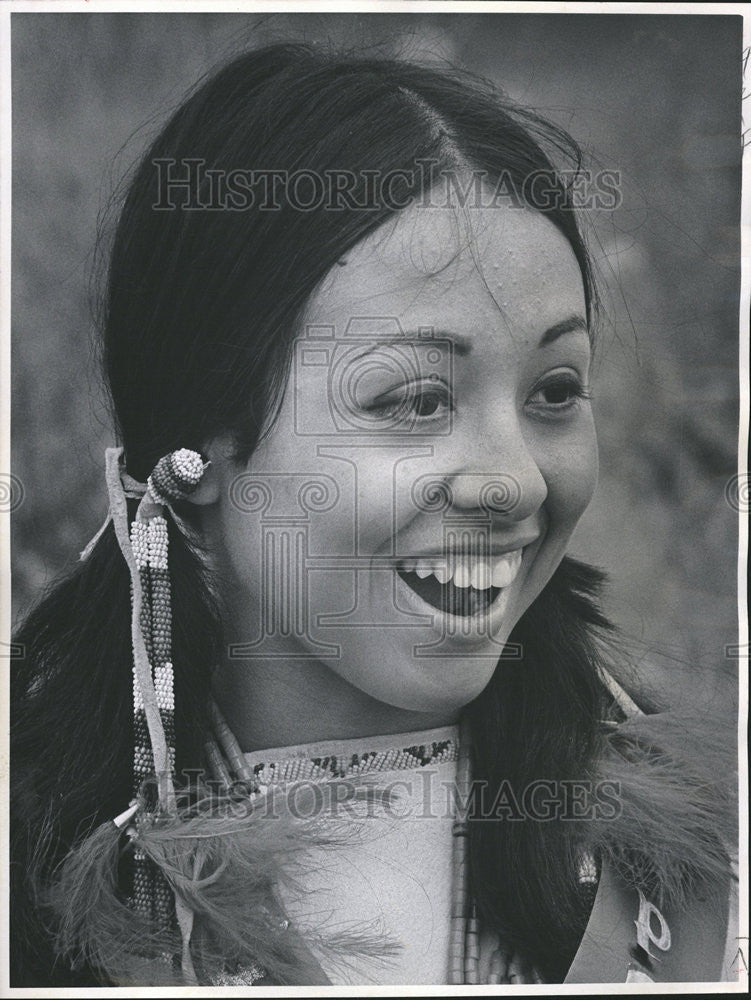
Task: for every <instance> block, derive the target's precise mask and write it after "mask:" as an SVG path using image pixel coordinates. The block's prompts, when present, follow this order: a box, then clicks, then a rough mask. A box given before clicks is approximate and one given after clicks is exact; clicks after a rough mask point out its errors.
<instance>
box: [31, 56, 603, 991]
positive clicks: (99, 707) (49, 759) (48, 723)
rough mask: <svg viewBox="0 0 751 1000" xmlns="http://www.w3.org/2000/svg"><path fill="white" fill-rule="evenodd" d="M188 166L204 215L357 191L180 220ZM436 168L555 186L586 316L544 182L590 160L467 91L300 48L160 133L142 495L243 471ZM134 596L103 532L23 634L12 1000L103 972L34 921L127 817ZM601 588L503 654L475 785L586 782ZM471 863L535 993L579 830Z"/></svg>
mask: <svg viewBox="0 0 751 1000" xmlns="http://www.w3.org/2000/svg"><path fill="white" fill-rule="evenodd" d="M190 160H193V161H197V160H200V161H202V169H203V171H204V173H203V179H202V180H200V181H199V183H198V187H197V189H196V190H197V191H198V195H199V198H200V200H201V202H202V203H203V204H204V205H207V204H208V205H210V203H211V200H212V198H213V197H215V194H212V189H211V183H212V181H211V176H210V175H209V174H208V173H207V171H209V170H212V171H222V172H224V174H225V175H227V174H229V173H230V172H231V171H233V170H236V169H238V168H252V169H253V170H255V171H263V170H269V171H271V170H280V169H284V170H287V171H290V172H291V171H295V170H302V169H304V170H306V171H310V172H312V173H314V174H315V175H316V176H325V175H326V173H327V171H328V172H331V171H348V172H349V174H350V175H351V176H352V177H353V178H354V185H353V186H352V187H351V188H350V189H349V192H348V194H349V198H350V201H349V202H348V203H347V205H346V206H345V207H344V209H343V210H339V211H337V210H331V206H330V205H329V206H327V205H326V203H325V199H324V200H323V201H319V203H318V204H316V205H313V206H312V207H310V208H309V210H302V209H301V206H300V205H296V204H291V203H290V200H289V198H285V196H284V195H283V194H282V193H278V197H277V195H273V196H272V200H273V201H274V202H275V204H274V205H272V206H271V207H270V206H269V205H268V204H267V205H266V206H263V205H262V204H260V203H261V202H262V200H263V198H264V196H265V192H264V191H256V192H255V200H254V203H253V204H252V205H250V204H246V205H244V206H242V209H238V210H236V211H212V210H210V208H209V209H207V210H197V211H188V210H182V209H183V208H184V207H185V206H184V205H181V204H179V203H180V200H181V197H182V195H181V194H180V192H179V191H178V190H177V189H176V188H175V186H174V185H173V187H172V188H169V187H168V188H165V187H164V184H165V177H168V178H171V179H172V180H174V179H175V178H177V177H178V176H184V172H185V170H186V169H187V168H186V166H185V164H186V161H190ZM426 162H430V163H432V164H433V165H434V166H435V169H437V170H441V169H445V170H447V171H452V172H456V171H458V170H461V169H467V168H469V169H471V170H477V171H482V172H484V174H485V176H486V177H487V178H488V179H489V180H490V181H491V183H492V182H493V181H494V180H497V179H498V178H500V177H502V176H503V177H505V179H506V183H509V182H510V184H511V186H512V188H513V189H514V190H515V191H516V192H517V193H518V195H519V196H520V197H523V196H524V189H525V179H527V178H529V176H530V174H531V173H533V172H535V171H538V172H539V171H543V172H545V174H546V177H547V189H548V191H552V192H553V194H554V195H555V196H554V197H549V198H548V203H547V206H545V207H540V208H539V210H541V211H545V213H546V214H547V216H548V217H549V218H550V219H551V221H552V222H553V223H554V224H555V225H556V226H557V227H558V228H559V229H560V230H561V232H562V233H564V234H565V236H566V237H567V239H568V241H569V243H570V245H571V247H572V249H573V251H574V253H575V255H576V257H577V259H578V261H579V264H580V267H581V273H582V279H583V283H584V289H585V294H586V299H587V305H588V309H589V312H590V317H592V316H593V314H594V311H595V295H594V289H593V283H592V277H591V269H590V264H589V258H588V255H587V250H586V247H585V243H584V240H583V238H582V236H581V234H580V231H579V229H578V227H577V222H576V219H575V216H574V213H573V212H572V211H571V199H570V197H569V189H568V186H567V184H566V183H565V182H564V180H563V179H562V174H560V173H559V172H557V171H556V168H557V167H561V166H564V167H567V168H571V170H572V173H571V174H570V175H569V176H573V174H574V173H575V172H576V170H578V169H579V166H580V162H581V157H580V153H579V150H578V148H577V146H576V144H575V143H574V142H573V141H572V140H571V139H570V138H569V137H568V136H567V135H566V134H565V133H564V132H562V131H561V130H560V129H558V128H557V127H555V126H553V125H550V124H548V123H546V122H544V121H542V120H541V119H540V118H539V117H537V116H536V115H535V114H533V113H531V112H527V111H524V110H522V109H519V108H518V107H515V106H513V105H512V104H511V103H510V102H508V101H506V100H505V99H503V98H502V97H500V96H499V95H498V94H496V93H494V92H493V91H492V89H491V88H490V87H489V86H488V85H486V84H484V83H482V82H480V81H477V80H474V79H470V78H469V77H466V76H463V75H460V74H457V73H447V72H444V71H441V72H439V71H434V70H431V69H426V68H421V67H419V66H415V65H411V64H407V63H403V62H398V61H386V60H380V59H379V60H371V59H362V58H355V57H334V56H330V55H327V54H322V53H320V52H318V51H317V50H314V49H312V48H309V47H305V46H301V45H274V46H270V47H267V48H264V49H261V50H258V51H253V52H250V53H248V54H245V55H242V56H241V57H239V58H237V59H235V60H234V61H233V62H231V63H230V64H229V65H227V66H226V67H225V68H223V69H222V70H221V71H220V72H218V73H217V74H216V75H215V76H213V77H212V78H210V79H209V80H208V81H207V82H205V83H203V84H202V85H201V86H200V87H199V88H198V89H196V90H195V92H194V93H193V94H192V96H190V97H189V99H187V100H186V101H185V102H184V103H183V105H182V106H181V107H180V108H179V110H178V111H177V112H176V113H175V114H174V116H173V117H172V118H171V120H170V121H169V122H168V124H167V125H166V127H165V128H164V130H163V131H162V133H161V134H160V135H159V137H158V138H157V139H156V141H155V142H154V143H153V145H152V146H151V148H150V149H149V150H148V151H147V153H146V154H145V155H144V157H143V159H142V161H141V163H140V166H139V167H138V168H137V170H136V171H135V173H134V176H133V178H132V181H131V182H130V185H129V189H128V193H127V196H126V198H125V201H124V204H123V207H122V211H121V214H120V221H119V225H118V228H117V232H116V236H115V240H114V245H113V249H112V253H111V263H110V267H109V276H108V284H107V295H106V303H105V310H104V323H103V331H102V334H103V362H104V368H105V371H106V375H107V380H108V383H109V388H110V391H111V396H112V401H113V415H114V420H115V424H116V428H117V431H118V434H119V437H120V440H121V442H122V444H123V445H124V448H125V455H126V461H127V468H128V471H129V473H130V474H131V475H132V476H134V477H135V478H137V479H140V480H144V479H145V478H146V476H147V475H148V473H149V472H150V471H151V469H152V468H153V467H154V465H155V463H156V462H157V460H158V459H159V458H160V457H161V456H162V455H164V454H166V453H168V452H170V451H172V450H173V449H175V448H178V447H188V448H196V449H200V445H201V442H203V441H205V440H207V439H210V438H211V437H212V436H214V435H215V434H217V433H219V432H227V431H229V432H231V433H232V435H233V437H234V441H235V443H236V456H237V457H238V458H240V459H247V458H248V457H249V456H250V455H251V453H252V451H253V449H254V447H255V445H256V443H257V441H258V437H259V433H260V430H261V427H262V425H263V423H264V419H265V418H266V416H267V415H268V413H269V410H270V408H271V407H273V404H274V401H275V398H276V394H277V392H278V390H279V389H280V388H281V386H282V385H283V383H284V381H285V376H286V372H287V370H288V368H287V365H288V359H289V351H290V349H291V343H292V339H293V337H294V335H295V333H296V331H297V328H298V323H299V320H300V317H301V312H302V310H303V308H304V306H305V304H306V303H307V301H308V300H309V298H310V295H311V293H312V292H313V290H314V289H315V288H316V286H317V284H318V283H319V282H320V280H321V279H322V278H323V277H324V275H325V274H326V273H327V272H328V271H329V270H330V268H331V267H333V266H334V264H335V263H336V261H337V260H338V259H339V258H341V256H342V255H343V254H344V253H345V252H346V251H347V249H348V248H350V247H352V246H353V245H354V244H356V243H358V242H359V241H360V240H362V239H363V238H364V237H365V236H366V235H367V234H369V233H371V232H372V231H374V230H375V229H376V228H377V227H379V226H380V225H382V224H383V223H384V221H385V220H387V219H388V218H390V217H392V216H394V215H395V213H396V212H398V211H399V208H400V207H401V206H403V205H405V204H406V203H408V202H409V201H410V200H411V199H414V198H417V197H419V196H421V195H422V194H424V193H425V188H426V185H428V184H429V183H431V181H430V180H429V177H430V176H433V177H434V176H435V174H433V175H430V174H429V173H428V172H426V170H425V169H424V168H420V166H419V165H420V164H423V165H424V164H425V163H426ZM416 165H417V166H416ZM373 171H376V172H377V173H378V175H379V176H385V175H387V174H389V175H391V176H392V177H393V178H395V182H394V183H393V184H392V185H391V188H390V192H389V197H388V198H380V199H376V200H375V201H374V200H373V198H372V192H371V191H370V190H366V185H367V183H368V181H367V176H368V174H367V172H371V174H370V176H371V177H372V172H373ZM399 171H402V172H403V174H401V175H400V174H398V172H399ZM364 172H365V173H364ZM400 178H401V179H400ZM240 193H241V194H242V192H240ZM194 194H195V192H194V193H193V194H191V197H192V196H193V195H194ZM235 194H237V191H236V192H235ZM165 199H166V201H167V202H169V201H173V202H175V206H176V207H175V208H174V209H173V210H170V208H169V205H167V204H166V203H165ZM155 206H156V207H155ZM170 551H171V555H170V562H171V566H170V569H171V574H172V581H173V594H174V610H173V653H174V660H175V675H176V676H175V689H176V698H177V704H176V716H177V719H178V723H177V727H178V728H177V753H178V765H177V767H178V772H179V771H180V770H184V769H187V768H191V767H196V766H198V764H199V762H200V746H199V743H200V733H201V731H202V728H203V725H204V712H205V705H206V702H207V696H208V692H209V675H210V667H211V665H212V664H214V663H216V662H217V661H218V659H219V650H220V646H221V636H220V629H219V625H218V615H217V609H216V608H215V607H214V603H213V600H212V597H211V593H210V589H209V587H208V586H207V583H206V580H205V579H204V577H203V576H202V572H201V569H200V562H199V560H198V558H197V557H196V554H195V553H194V552H193V551H191V549H190V547H189V546H188V545H187V544H186V542H185V540H184V538H183V536H182V535H181V534H180V532H178V531H176V530H172V528H171V550H170ZM128 588H129V580H128V573H127V569H126V567H125V565H124V563H123V560H122V558H121V556H120V554H119V550H118V547H117V543H116V541H115V538H114V533H113V531H112V529H111V527H110V528H109V529H108V530H107V531H106V532H105V533H104V535H103V536H102V537H101V539H100V540H99V542H98V544H97V545H96V547H95V549H94V551H93V553H92V554H91V556H90V557H89V559H88V560H87V561H86V562H84V563H82V564H80V565H79V566H78V567H77V568H76V569H75V570H74V571H73V573H72V574H71V575H70V576H69V577H67V578H66V579H64V580H63V581H62V582H59V583H58V584H57V585H56V586H55V587H54V589H53V590H52V591H51V592H50V593H49V594H48V595H47V596H46V597H45V598H44V599H43V600H42V601H41V603H39V605H38V606H37V607H36V608H35V609H34V610H33V611H32V613H31V614H30V615H29V616H28V618H27V619H26V621H25V623H24V624H23V626H22V627H21V629H20V631H19V632H18V635H17V636H16V641H17V642H18V643H20V644H21V647H22V648H23V650H24V656H23V658H22V659H21V660H20V661H18V663H17V664H16V668H15V670H14V674H13V683H12V697H13V701H12V705H13V708H12V712H13V718H12V740H13V742H12V755H13V756H12V767H13V776H14V792H13V805H12V810H13V812H12V822H13V838H14V839H13V859H12V877H13V889H12V894H11V898H12V899H13V900H14V911H13V915H12V927H11V930H12V934H13V939H14V946H13V948H12V949H11V953H12V955H13V957H14V965H15V973H14V983H15V985H19V986H20V985H35V986H41V985H50V986H53V985H58V986H62V985H66V986H67V985H86V984H95V983H97V982H100V981H101V980H100V978H99V975H98V973H97V970H96V969H92V968H88V967H86V966H85V965H84V966H83V968H81V969H79V970H78V971H71V968H69V967H68V966H67V965H65V964H63V963H62V962H61V961H59V960H57V959H56V957H55V955H54V953H53V948H52V944H51V941H52V933H53V930H54V928H50V927H45V926H43V920H44V918H43V916H42V915H41V914H42V913H43V911H42V910H41V909H40V908H39V907H37V906H36V905H35V899H36V894H37V893H38V892H39V891H40V889H41V887H43V886H44V885H45V881H46V880H48V879H49V878H50V876H51V873H52V872H53V871H54V868H55V866H56V864H57V863H58V862H59V860H60V859H61V857H62V856H63V855H64V854H65V852H66V851H67V850H68V848H69V847H70V846H71V845H72V844H75V843H76V841H77V840H78V839H79V838H81V837H82V836H83V835H84V834H85V833H86V832H87V831H88V830H89V829H91V827H92V826H93V825H94V824H95V823H97V822H100V821H101V820H103V819H106V818H108V817H112V816H114V815H115V814H117V813H118V812H119V811H120V810H121V809H122V808H123V804H124V803H125V802H127V800H128V798H129V791H130V781H131V774H130V752H131V746H132V712H131V702H130V698H131V659H130V641H129V590H128ZM596 589H597V575H596V574H595V573H594V572H593V571H590V570H588V569H587V568H586V567H583V566H581V565H579V564H576V563H574V562H572V561H570V560H565V561H564V563H563V565H562V566H561V568H560V569H559V571H558V573H557V574H556V576H555V577H554V579H553V581H551V583H550V584H549V586H548V587H547V588H546V590H545V591H544V593H543V594H542V595H541V597H540V598H539V600H538V601H537V603H536V604H535V605H534V606H533V608H532V609H530V611H529V612H528V613H527V615H525V616H524V618H523V620H522V621H521V622H520V624H519V626H518V628H517V630H516V632H515V634H514V635H513V636H512V637H511V641H512V642H518V643H519V644H520V646H521V648H522V650H523V657H522V660H521V661H518V662H516V661H509V662H508V663H506V662H505V661H503V660H502V661H501V663H500V664H499V667H498V669H497V670H496V673H495V676H494V678H493V680H492V682H491V684H490V686H489V688H488V689H487V691H486V692H484V693H483V695H482V696H481V697H480V698H478V699H477V701H476V702H475V703H474V704H473V705H472V706H470V707H469V712H470V713H471V715H472V722H473V732H474V743H475V756H476V761H477V773H478V775H479V776H480V777H482V778H486V779H487V780H488V781H489V782H490V784H491V785H493V784H495V785H497V784H498V783H499V781H500V779H501V777H504V778H506V779H508V780H510V781H511V783H512V784H513V786H514V787H517V788H519V789H521V788H524V787H525V786H526V785H527V784H529V782H530V781H532V780H534V779H535V778H539V777H544V778H549V779H558V780H560V779H566V778H579V777H582V776H583V775H586V774H588V773H589V772H590V771H591V770H592V768H593V767H594V762H595V760H596V758H597V755H598V753H599V750H600V749H601V735H600V720H601V719H602V718H603V717H604V715H605V713H606V711H607V704H608V698H607V695H606V692H605V688H604V687H603V685H602V683H601V681H600V679H599V676H598V671H597V657H598V653H597V641H596V635H597V633H598V632H604V631H607V628H608V626H607V622H605V620H604V619H603V618H602V616H601V615H600V613H599V611H598V610H597V607H596V600H595V596H596ZM530 734H534V739H533V741H532V742H531V741H530ZM472 845H473V846H472V852H473V870H474V871H475V873H481V874H482V878H478V879H476V883H477V884H476V886H475V890H476V895H477V896H478V899H479V904H480V907H481V910H482V914H483V917H484V919H485V920H486V921H488V922H489V923H490V924H491V925H492V926H495V927H497V928H498V929H499V930H501V931H502V932H504V933H505V934H506V936H507V938H508V939H510V940H511V941H512V942H513V943H514V945H515V946H516V947H518V948H519V949H520V950H521V951H522V952H526V953H528V954H534V953H535V952H536V950H537V949H536V943H537V942H539V941H540V940H543V941H545V942H546V949H545V953H546V956H547V957H546V958H545V960H544V962H543V971H544V972H545V974H546V976H547V977H548V978H550V979H552V980H555V979H556V978H559V979H560V978H562V977H563V975H565V970H566V968H567V965H568V963H569V962H570V960H571V957H572V956H573V953H574V950H575V947H576V944H577V943H578V940H579V939H580V937H581V933H582V930H583V927H584V922H585V920H586V908H582V907H581V906H580V904H579V897H578V895H577V887H576V884H575V880H574V879H573V878H572V875H571V871H572V858H573V857H574V848H573V847H572V838H571V835H570V828H569V827H566V826H565V824H560V823H550V824H544V825H538V826H537V827H536V828H535V831H533V832H530V830H529V824H526V823H525V824H508V823H493V824H478V826H477V830H476V832H475V834H474V836H473V841H472Z"/></svg>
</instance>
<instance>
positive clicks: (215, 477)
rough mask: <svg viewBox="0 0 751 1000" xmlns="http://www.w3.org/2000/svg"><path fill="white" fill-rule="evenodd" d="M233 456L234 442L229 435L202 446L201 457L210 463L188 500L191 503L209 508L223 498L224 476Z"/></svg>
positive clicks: (218, 436)
mask: <svg viewBox="0 0 751 1000" xmlns="http://www.w3.org/2000/svg"><path fill="white" fill-rule="evenodd" d="M231 454H232V441H231V439H230V437H229V435H226V434H220V435H217V437H215V438H212V439H211V440H210V441H207V442H205V443H204V444H203V445H202V446H201V455H202V456H203V457H204V459H205V460H206V461H207V462H208V465H207V467H206V469H205V470H204V473H203V476H201V481H200V483H199V484H198V486H196V488H195V489H194V490H193V492H192V493H191V494H190V496H189V497H188V498H187V499H188V501H189V503H193V504H196V506H198V507H208V506H210V505H211V504H213V503H216V502H217V501H218V500H219V497H220V496H221V491H222V483H223V482H224V474H225V471H226V466H227V463H228V461H230V456H231Z"/></svg>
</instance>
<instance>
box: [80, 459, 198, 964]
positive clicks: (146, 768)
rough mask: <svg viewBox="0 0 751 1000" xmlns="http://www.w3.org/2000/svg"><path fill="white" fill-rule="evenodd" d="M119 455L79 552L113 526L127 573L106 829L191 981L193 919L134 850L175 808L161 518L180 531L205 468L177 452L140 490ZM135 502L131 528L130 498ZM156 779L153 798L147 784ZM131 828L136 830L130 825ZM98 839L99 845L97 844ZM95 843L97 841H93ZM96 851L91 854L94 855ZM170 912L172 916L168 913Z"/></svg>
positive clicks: (137, 906)
mask: <svg viewBox="0 0 751 1000" xmlns="http://www.w3.org/2000/svg"><path fill="white" fill-rule="evenodd" d="M122 455H123V449H122V448H108V449H107V451H106V478H107V488H108V493H109V512H108V515H107V518H106V520H105V522H104V524H103V525H102V527H101V529H100V530H99V532H98V533H97V534H96V535H95V537H94V538H93V539H92V540H91V542H90V543H89V544H88V545H87V546H86V548H85V549H84V551H83V552H82V553H81V559H85V558H86V557H87V556H88V554H89V553H90V552H91V550H92V549H93V547H94V545H95V544H96V542H97V540H98V538H99V537H100V535H101V534H102V533H103V531H104V529H105V528H106V526H107V524H108V523H109V520H110V519H111V520H112V522H113V526H114V529H115V535H116V537H117V541H118V544H119V546H120V550H121V552H122V554H123V557H124V559H125V561H126V563H127V565H128V569H129V571H130V594H131V641H132V647H133V733H134V746H133V793H134V799H133V801H132V802H131V804H130V807H129V808H128V809H127V810H126V811H125V812H124V813H122V814H121V815H120V816H118V817H117V818H116V819H115V820H114V827H113V825H112V824H106V826H107V827H108V828H109V829H113V828H114V829H115V830H116V831H117V835H118V837H119V833H120V831H121V830H122V829H123V828H127V832H128V833H129V834H130V836H131V839H132V840H133V841H134V848H135V850H134V854H133V863H134V868H133V884H132V894H131V897H130V905H131V907H132V908H133V909H134V910H136V911H137V912H139V913H141V914H142V915H143V916H145V917H147V918H149V919H150V920H151V921H152V922H153V923H154V924H155V925H156V926H158V927H161V928H164V929H167V928H169V927H170V926H171V924H172V920H173V913H174V915H175V916H176V917H177V922H178V925H179V927H180V931H181V935H182V939H183V969H184V972H185V973H186V976H187V978H188V979H189V980H190V979H193V980H195V973H194V971H193V969H192V963H191V961H190V952H189V947H188V946H189V941H190V933H191V928H192V922H193V914H192V912H191V911H190V910H189V909H188V908H187V906H186V905H185V903H184V902H182V901H181V900H180V898H179V897H178V896H177V895H176V894H173V893H172V891H171V890H170V887H169V884H168V882H167V880H166V878H165V876H164V875H163V874H162V872H161V871H160V869H159V868H158V866H157V865H156V864H155V863H154V862H153V861H152V860H151V859H149V858H148V857H147V856H146V854H145V853H144V852H143V851H142V850H141V849H140V848H139V832H140V831H142V830H143V829H144V828H146V827H148V826H150V825H152V824H154V823H155V822H156V821H157V820H158V818H159V815H160V814H161V815H169V814H170V813H171V812H172V811H173V810H174V807H175V791H174V769H175V698H174V674H173V666H172V637H171V631H172V600H171V591H170V576H169V563H168V537H169V536H168V531H167V519H166V517H165V514H166V513H169V514H170V515H171V516H172V518H173V520H174V522H175V524H176V525H177V527H178V528H179V529H180V530H181V531H185V530H186V529H185V526H184V524H183V522H182V521H181V519H180V518H179V517H178V516H177V515H176V514H175V512H174V511H173V510H172V507H171V503H172V502H173V501H176V500H185V499H187V498H188V497H189V496H190V495H191V493H193V491H194V490H195V489H196V487H197V486H198V484H199V482H200V481H201V478H202V476H203V474H204V472H205V471H206V469H207V468H208V464H209V463H208V462H204V461H203V459H202V457H201V455H200V454H199V453H198V452H196V451H191V450H190V449H187V448H181V449H179V450H177V451H173V452H171V453H170V454H168V455H165V456H164V457H162V458H161V459H160V460H159V462H158V463H157V465H156V467H155V468H154V470H153V472H152V473H151V475H150V476H149V477H148V479H147V481H146V483H145V484H143V483H139V482H137V481H136V480H134V479H133V478H132V477H131V476H129V475H128V474H127V472H126V471H125V468H124V466H123V464H122ZM129 498H130V499H139V500H140V503H139V505H138V509H137V511H136V516H135V520H133V521H132V522H131V523H130V528H128V509H127V499H129ZM151 776H154V777H155V778H156V796H154V794H153V789H152V790H149V789H148V787H147V783H146V782H145V779H149V778H151ZM131 821H132V822H134V823H135V826H129V824H130V823H131ZM98 839H102V838H98ZM95 843H98V840H96V841H95ZM95 849H96V848H95V844H90V845H89V850H92V851H93V850H95ZM173 907H174V909H173Z"/></svg>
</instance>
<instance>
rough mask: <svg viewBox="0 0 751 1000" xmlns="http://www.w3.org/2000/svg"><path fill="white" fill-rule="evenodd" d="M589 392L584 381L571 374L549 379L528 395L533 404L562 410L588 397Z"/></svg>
mask: <svg viewBox="0 0 751 1000" xmlns="http://www.w3.org/2000/svg"><path fill="white" fill-rule="evenodd" d="M589 398H590V393H589V390H588V389H587V387H586V386H585V385H584V383H583V382H582V381H581V380H580V379H579V378H576V377H575V376H573V375H565V376H559V377H556V378H552V379H549V380H548V381H547V382H545V383H544V384H543V385H541V386H539V388H537V389H536V390H535V392H533V393H532V395H531V396H530V402H531V403H532V404H533V405H535V406H543V407H547V408H548V409H553V410H564V409H568V408H569V407H571V406H574V405H575V404H576V403H577V402H578V401H579V400H582V399H589Z"/></svg>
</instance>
